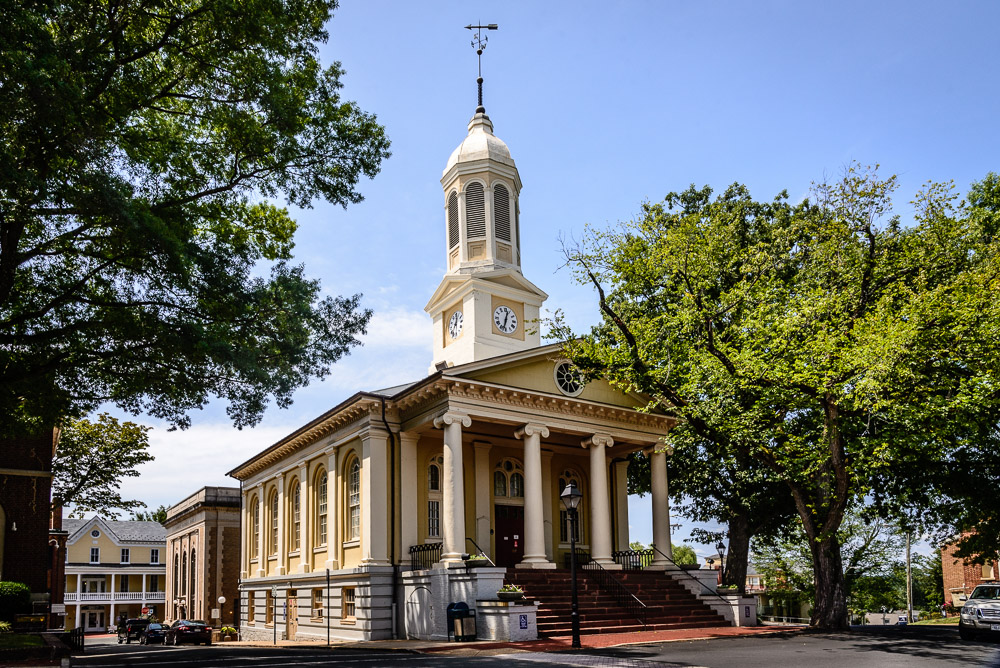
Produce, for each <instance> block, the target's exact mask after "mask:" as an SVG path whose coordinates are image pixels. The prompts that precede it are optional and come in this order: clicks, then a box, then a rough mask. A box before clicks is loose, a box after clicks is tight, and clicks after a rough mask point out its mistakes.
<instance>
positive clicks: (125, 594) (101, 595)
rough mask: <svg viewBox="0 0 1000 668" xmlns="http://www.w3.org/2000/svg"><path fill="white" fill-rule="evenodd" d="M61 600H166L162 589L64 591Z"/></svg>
mask: <svg viewBox="0 0 1000 668" xmlns="http://www.w3.org/2000/svg"><path fill="white" fill-rule="evenodd" d="M63 600H64V601H66V602H67V603H76V602H78V601H95V602H98V603H112V602H118V601H144V602H147V603H162V602H163V601H164V600H166V593H165V592H162V591H147V592H146V593H142V592H141V591H116V592H110V591H108V592H95V593H89V592H83V593H80V594H77V593H76V592H75V591H74V592H66V594H65V595H64V596H63Z"/></svg>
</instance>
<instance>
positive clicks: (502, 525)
mask: <svg viewBox="0 0 1000 668" xmlns="http://www.w3.org/2000/svg"><path fill="white" fill-rule="evenodd" d="M493 533H494V535H493V542H494V545H495V547H496V555H497V556H496V565H497V566H505V567H510V566H514V565H516V564H517V563H518V562H520V561H521V559H522V557H524V506H503V505H499V504H498V505H496V506H494V509H493Z"/></svg>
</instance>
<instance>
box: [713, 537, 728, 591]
mask: <svg viewBox="0 0 1000 668" xmlns="http://www.w3.org/2000/svg"><path fill="white" fill-rule="evenodd" d="M715 549H716V550H718V551H719V584H726V544H725V543H723V542H722V539H721V538H720V539H719V542H718V543H716V544H715Z"/></svg>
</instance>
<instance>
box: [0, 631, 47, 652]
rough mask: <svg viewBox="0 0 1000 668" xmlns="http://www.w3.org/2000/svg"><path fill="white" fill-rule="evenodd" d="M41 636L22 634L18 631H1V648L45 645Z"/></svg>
mask: <svg viewBox="0 0 1000 668" xmlns="http://www.w3.org/2000/svg"><path fill="white" fill-rule="evenodd" d="M44 646H45V641H44V640H42V637H41V636H29V635H21V634H18V633H0V650H4V649H20V648H22V647H44Z"/></svg>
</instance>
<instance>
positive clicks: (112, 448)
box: [52, 413, 166, 521]
mask: <svg viewBox="0 0 1000 668" xmlns="http://www.w3.org/2000/svg"><path fill="white" fill-rule="evenodd" d="M149 430H150V428H149V427H144V426H142V425H140V424H135V423H134V422H119V421H118V419H117V418H114V417H112V416H110V415H108V414H107V413H101V414H100V415H98V416H97V419H96V420H94V421H91V420H87V419H81V420H69V421H68V422H67V423H66V425H65V426H64V427H63V428H62V431H61V433H60V434H59V446H58V448H57V449H56V456H55V457H54V458H53V460H52V505H53V507H64V506H72V511H71V516H74V517H83V516H84V515H87V514H97V515H101V516H102V517H109V518H111V519H116V518H117V517H118V513H119V511H122V510H124V511H135V510H137V509H139V508H144V507H145V505H146V504H144V503H143V502H142V501H138V500H136V499H126V498H124V497H123V496H122V495H121V490H120V486H121V482H122V480H123V479H124V478H136V477H138V476H139V471H138V467H139V466H140V465H142V464H145V463H146V462H151V461H153V456H152V455H151V454H149ZM151 515H152V514H151ZM137 519H139V518H138V517H137ZM163 519H166V511H164V513H163ZM157 521H159V520H157Z"/></svg>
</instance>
